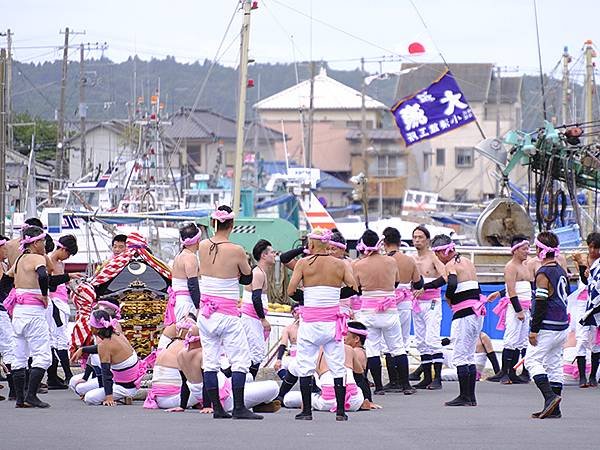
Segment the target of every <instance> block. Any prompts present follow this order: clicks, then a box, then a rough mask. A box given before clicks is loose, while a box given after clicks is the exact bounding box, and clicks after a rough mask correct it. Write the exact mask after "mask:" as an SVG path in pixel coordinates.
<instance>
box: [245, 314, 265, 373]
mask: <svg viewBox="0 0 600 450" xmlns="http://www.w3.org/2000/svg"><path fill="white" fill-rule="evenodd" d="M240 320H241V322H242V327H243V328H244V330H245V331H246V338H247V339H248V349H249V351H250V359H251V360H252V364H260V363H262V362H263V360H264V359H265V356H266V354H267V341H266V340H265V333H264V327H263V326H262V323H260V320H259V319H255V318H254V317H250V316H247V315H246V314H242V317H241V318H240Z"/></svg>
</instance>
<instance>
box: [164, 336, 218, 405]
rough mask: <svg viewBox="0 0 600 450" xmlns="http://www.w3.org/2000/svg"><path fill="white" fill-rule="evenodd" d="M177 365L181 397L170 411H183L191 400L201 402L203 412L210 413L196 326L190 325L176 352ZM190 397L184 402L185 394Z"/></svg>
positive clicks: (200, 346)
mask: <svg viewBox="0 0 600 450" xmlns="http://www.w3.org/2000/svg"><path fill="white" fill-rule="evenodd" d="M177 367H179V371H180V378H181V398H180V403H179V407H175V408H172V409H171V410H170V411H171V412H183V411H185V409H186V405H187V404H189V403H191V402H196V403H197V402H202V410H201V412H202V413H203V414H211V413H212V412H213V409H212V408H211V407H209V405H210V401H209V399H208V398H207V395H203V393H204V394H205V393H206V392H205V388H204V383H203V381H204V379H203V376H202V369H201V367H202V345H201V344H200V336H199V330H198V327H196V326H192V327H191V328H190V329H189V330H188V331H187V334H186V336H185V341H184V346H183V348H182V349H180V350H179V352H178V353H177ZM186 392H187V395H188V396H189V397H191V398H190V399H189V400H188V401H187V402H184V400H185V396H186Z"/></svg>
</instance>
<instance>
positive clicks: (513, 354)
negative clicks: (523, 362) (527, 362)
mask: <svg viewBox="0 0 600 450" xmlns="http://www.w3.org/2000/svg"><path fill="white" fill-rule="evenodd" d="M520 356H521V352H520V351H519V349H514V350H510V365H509V366H508V382H507V381H506V380H502V383H503V384H525V383H527V381H526V380H523V379H522V378H521V377H519V375H517V371H516V370H515V369H514V367H515V364H517V363H518V362H519V357H520Z"/></svg>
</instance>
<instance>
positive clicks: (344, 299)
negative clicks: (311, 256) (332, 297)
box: [329, 228, 360, 319]
mask: <svg viewBox="0 0 600 450" xmlns="http://www.w3.org/2000/svg"><path fill="white" fill-rule="evenodd" d="M346 248H347V245H346V239H344V236H342V233H340V232H339V231H337V230H336V229H335V228H334V230H332V234H331V240H330V241H329V254H330V255H331V256H334V257H335V258H338V259H340V260H342V261H344V262H345V263H346V264H347V265H348V266H349V267H350V269H352V260H351V259H350V258H349V257H348V255H347V254H346ZM340 304H341V307H342V312H343V313H344V314H348V316H349V317H350V318H352V319H353V318H354V314H355V313H357V312H358V311H360V297H359V296H358V292H354V290H353V289H351V288H349V287H348V286H344V287H342V290H341V291H340Z"/></svg>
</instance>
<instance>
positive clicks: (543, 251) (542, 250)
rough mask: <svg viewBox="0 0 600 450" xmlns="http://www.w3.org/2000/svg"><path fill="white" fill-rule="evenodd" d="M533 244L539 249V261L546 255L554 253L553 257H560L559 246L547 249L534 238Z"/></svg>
mask: <svg viewBox="0 0 600 450" xmlns="http://www.w3.org/2000/svg"><path fill="white" fill-rule="evenodd" d="M534 244H535V246H536V247H537V248H539V249H540V253H539V254H538V258H539V259H540V260H543V259H545V258H546V255H547V254H548V253H554V256H558V255H560V245H558V246H556V247H548V246H547V245H546V244H544V243H542V242H540V241H539V240H538V238H535V241H534Z"/></svg>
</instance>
